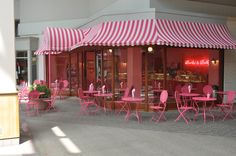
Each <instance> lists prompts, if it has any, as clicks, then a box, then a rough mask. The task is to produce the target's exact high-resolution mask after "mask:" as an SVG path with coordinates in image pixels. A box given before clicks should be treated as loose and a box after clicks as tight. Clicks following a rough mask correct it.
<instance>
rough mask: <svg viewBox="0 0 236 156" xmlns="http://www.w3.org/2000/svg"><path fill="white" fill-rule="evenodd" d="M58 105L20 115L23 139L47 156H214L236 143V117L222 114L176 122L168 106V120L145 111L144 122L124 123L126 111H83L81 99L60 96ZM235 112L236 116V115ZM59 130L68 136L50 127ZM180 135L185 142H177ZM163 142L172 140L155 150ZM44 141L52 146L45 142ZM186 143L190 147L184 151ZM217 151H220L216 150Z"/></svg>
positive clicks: (131, 120)
mask: <svg viewBox="0 0 236 156" xmlns="http://www.w3.org/2000/svg"><path fill="white" fill-rule="evenodd" d="M55 107H56V108H57V109H59V110H61V111H59V112H55V111H49V112H41V116H33V117H29V116H26V115H25V113H21V121H22V123H26V124H27V126H28V131H26V132H25V131H23V130H22V132H21V142H22V143H26V142H27V141H28V140H31V142H32V146H33V147H34V148H35V149H37V150H36V151H34V152H35V154H41V155H45V154H46V153H45V152H46V151H51V152H52V151H53V152H54V154H57V155H63V154H64V155H70V154H75V153H71V152H73V151H74V152H76V153H78V154H83V155H124V156H128V155H139V154H141V155H156V154H160V155H161V154H162V153H163V152H165V153H167V155H171V153H172V152H175V154H176V155H184V156H185V155H186V156H187V155H189V154H190V153H191V155H193V156H195V155H196V156H197V155H201V154H203V153H204V154H206V155H208V154H212V152H213V153H215V155H216V156H220V155H222V154H224V155H233V154H234V149H235V145H234V143H233V140H232V138H234V137H236V132H235V131H234V129H235V128H236V127H235V119H228V118H227V120H225V121H223V120H222V119H223V116H220V118H215V121H214V122H212V121H208V122H207V124H204V122H203V119H202V118H199V117H197V118H196V120H195V121H193V122H191V123H190V124H188V125H187V124H186V122H185V121H184V120H182V119H180V120H178V122H175V119H176V118H177V116H179V112H178V111H177V110H168V111H166V112H165V116H166V120H161V121H160V122H159V123H158V124H155V123H154V122H151V121H150V119H151V118H152V115H153V112H141V114H142V122H141V123H138V122H137V119H136V118H135V117H132V116H131V117H130V118H129V120H128V121H126V120H124V117H125V114H123V113H121V114H120V115H116V114H115V112H113V113H112V114H110V113H109V114H107V113H104V111H103V110H102V109H101V111H99V112H97V113H95V114H93V113H91V114H89V115H88V114H80V110H81V107H82V106H81V105H80V104H79V101H78V97H68V98H66V99H63V100H60V97H59V96H57V99H56V103H55ZM22 111H23V112H24V110H22ZM183 114H184V113H183ZM232 115H233V116H236V113H235V112H234V113H233V114H232ZM55 128H57V129H59V130H60V131H62V132H63V134H64V135H63V136H57V135H54V132H52V130H53V129H55ZM56 134H57V133H56ZM30 136H33V137H30ZM64 138H67V139H68V140H70V142H72V143H73V148H75V147H76V148H75V149H76V150H73V151H68V150H67V148H66V146H64V145H62V144H61V142H60V141H59V140H60V139H64ZM167 138H168V139H167ZM179 139H181V145H180V144H176V142H179V141H180V140H179ZM104 140H106V141H104ZM164 140H165V141H168V145H165V146H166V148H156V146H158V147H159V146H162V145H163V143H164ZM199 141H200V142H201V144H200V143H199ZM45 144H50V146H42V145H45ZM70 144H71V143H70ZM114 144H116V146H114ZM140 144H141V145H140ZM206 144H208V148H207V149H206V148H205V145H206ZM141 146H142V147H141ZM182 146H188V147H189V148H187V149H186V150H185V152H184V153H183V152H182V148H183V147H182ZM167 147H168V148H167ZM78 149H79V150H78ZM199 149H201V150H199ZM216 149H217V151H220V152H219V153H217V152H214V151H215V150H216ZM226 149H227V150H226ZM114 151H117V153H114ZM150 152H151V153H150Z"/></svg>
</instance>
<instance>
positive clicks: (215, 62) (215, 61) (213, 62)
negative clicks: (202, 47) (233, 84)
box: [211, 58, 219, 64]
mask: <svg viewBox="0 0 236 156" xmlns="http://www.w3.org/2000/svg"><path fill="white" fill-rule="evenodd" d="M218 62H219V60H217V59H215V58H213V59H212V60H211V63H212V64H217V63H218Z"/></svg>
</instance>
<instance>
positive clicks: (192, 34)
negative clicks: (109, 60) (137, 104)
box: [72, 19, 236, 49]
mask: <svg viewBox="0 0 236 156" xmlns="http://www.w3.org/2000/svg"><path fill="white" fill-rule="evenodd" d="M86 32H88V33H87V35H86V36H85V38H84V39H83V40H82V41H81V42H80V43H77V44H76V45H75V46H73V47H72V49H75V48H77V47H80V46H135V45H167V46H175V47H192V48H217V49H219V48H221V49H235V48H236V40H234V39H233V38H232V36H231V34H230V32H229V30H228V28H227V26H225V25H222V24H206V23H197V22H185V21H172V20H166V19H142V20H129V21H110V22H104V23H101V24H99V25H97V26H95V27H92V28H91V29H89V30H88V31H86Z"/></svg>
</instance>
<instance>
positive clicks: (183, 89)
mask: <svg viewBox="0 0 236 156" xmlns="http://www.w3.org/2000/svg"><path fill="white" fill-rule="evenodd" d="M181 92H182V93H188V92H189V91H188V85H184V86H183V87H182V88H181Z"/></svg>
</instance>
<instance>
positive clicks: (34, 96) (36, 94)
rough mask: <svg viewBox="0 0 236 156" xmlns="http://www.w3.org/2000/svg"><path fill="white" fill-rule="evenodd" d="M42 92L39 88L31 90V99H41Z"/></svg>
mask: <svg viewBox="0 0 236 156" xmlns="http://www.w3.org/2000/svg"><path fill="white" fill-rule="evenodd" d="M39 96H40V93H39V92H38V91H37V90H32V91H30V92H29V100H37V99H39Z"/></svg>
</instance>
